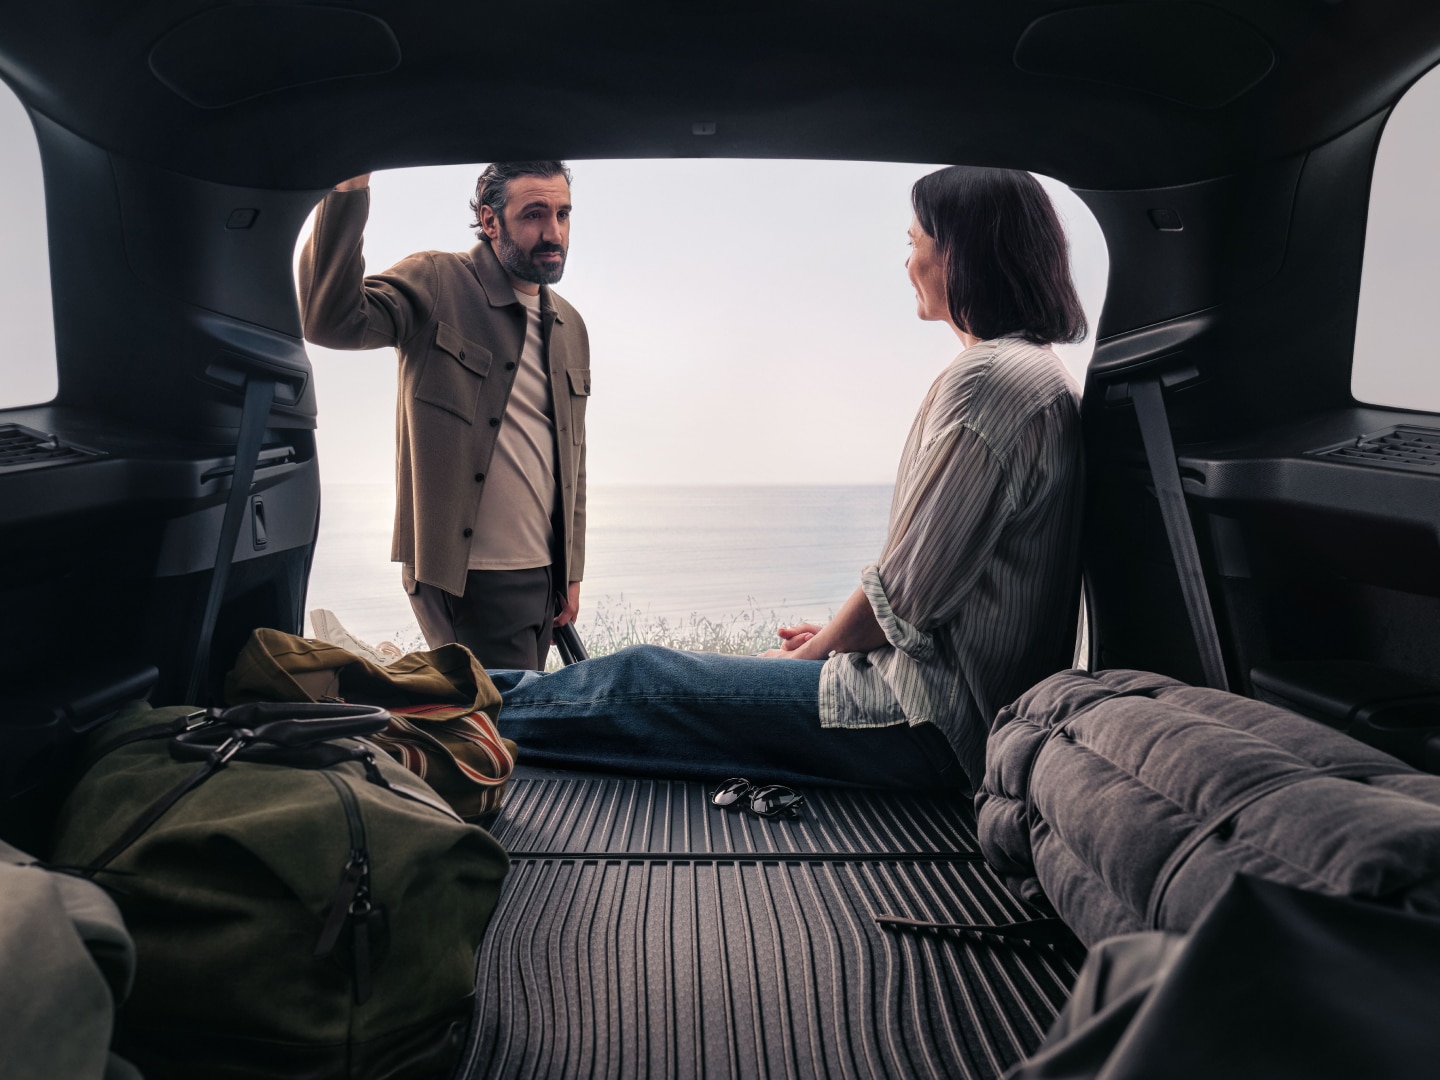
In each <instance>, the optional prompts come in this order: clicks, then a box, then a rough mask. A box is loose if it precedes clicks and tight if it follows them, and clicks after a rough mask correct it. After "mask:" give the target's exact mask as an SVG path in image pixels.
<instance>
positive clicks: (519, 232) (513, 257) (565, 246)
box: [480, 176, 570, 285]
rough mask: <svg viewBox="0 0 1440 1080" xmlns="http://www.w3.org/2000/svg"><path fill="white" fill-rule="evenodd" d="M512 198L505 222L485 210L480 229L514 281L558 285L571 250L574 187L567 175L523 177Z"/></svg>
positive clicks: (513, 188) (513, 184)
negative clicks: (572, 192) (566, 257)
mask: <svg viewBox="0 0 1440 1080" xmlns="http://www.w3.org/2000/svg"><path fill="white" fill-rule="evenodd" d="M508 194H509V200H508V201H507V202H506V204H505V216H504V220H501V219H500V218H499V217H497V216H496V214H495V212H494V211H493V210H492V209H491V208H490V207H488V206H484V207H481V208H480V227H481V228H482V229H483V230H484V231H485V235H486V236H488V237H490V240H491V243H492V244H493V245H494V248H495V254H496V256H497V257H498V258H499V259H500V265H501V266H503V267H505V270H506V272H508V273H509V274H510V276H511V277H513V278H517V279H519V280H520V281H528V282H531V283H533V284H536V285H554V284H555V283H556V282H557V281H559V280H560V276H561V275H562V274H564V273H565V255H566V252H567V251H568V250H569V248H570V185H569V184H567V183H566V182H565V178H564V177H563V176H544V177H542V176H520V177H517V178H515V179H514V180H511V181H510V186H509V191H508Z"/></svg>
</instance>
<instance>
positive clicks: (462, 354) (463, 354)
mask: <svg viewBox="0 0 1440 1080" xmlns="http://www.w3.org/2000/svg"><path fill="white" fill-rule="evenodd" d="M460 359H461V360H464V359H465V350H464V349H461V350H460Z"/></svg>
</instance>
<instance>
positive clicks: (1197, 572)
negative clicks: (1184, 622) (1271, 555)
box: [1130, 378, 1230, 690]
mask: <svg viewBox="0 0 1440 1080" xmlns="http://www.w3.org/2000/svg"><path fill="white" fill-rule="evenodd" d="M1130 399H1131V400H1132V401H1133V402H1134V403H1135V419H1136V420H1138V421H1139V423H1140V438H1141V440H1142V441H1143V442H1144V443H1145V457H1146V460H1147V461H1148V462H1149V463H1150V476H1151V479H1153V480H1154V482H1155V497H1156V498H1157V499H1159V500H1160V516H1161V517H1162V518H1164V520H1165V533H1166V536H1167V537H1168V538H1169V540H1170V554H1171V556H1172V557H1173V558H1174V560H1175V571H1176V573H1178V574H1179V575H1180V592H1181V594H1182V595H1183V596H1184V598H1185V610H1186V612H1187V613H1188V614H1189V616H1190V630H1191V633H1193V634H1194V636H1195V647H1196V648H1197V649H1198V650H1199V651H1200V667H1201V669H1202V670H1203V671H1204V673H1205V684H1206V685H1207V686H1209V687H1211V688H1212V689H1215V690H1229V689H1230V683H1229V681H1228V680H1227V679H1226V677H1225V659H1224V656H1223V655H1222V654H1221V651H1220V635H1219V633H1218V632H1217V631H1216V629H1215V614H1214V612H1213V611H1212V610H1211V607H1210V597H1209V594H1208V593H1206V591H1205V570H1204V568H1203V567H1202V566H1201V565H1200V551H1199V549H1198V548H1197V547H1196V546H1195V531H1194V528H1193V527H1192V526H1191V524H1190V512H1189V511H1188V510H1187V509H1186V508H1185V489H1184V487H1182V486H1181V484H1180V467H1179V465H1178V464H1177V463H1176V460H1175V443H1174V441H1173V440H1172V439H1171V437H1170V421H1169V418H1168V417H1167V416H1166V414H1165V396H1164V393H1163V392H1162V391H1161V388H1160V380H1159V379H1158V378H1154V379H1138V380H1134V381H1132V382H1131V383H1130Z"/></svg>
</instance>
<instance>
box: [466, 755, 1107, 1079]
mask: <svg viewBox="0 0 1440 1080" xmlns="http://www.w3.org/2000/svg"><path fill="white" fill-rule="evenodd" d="M805 796H806V806H805V808H804V810H803V811H802V813H801V816H799V817H798V818H794V819H788V820H779V821H767V820H764V819H762V818H758V817H755V816H753V815H750V814H748V813H740V812H733V811H732V812H725V811H721V810H717V809H715V808H713V807H711V806H710V805H709V803H708V800H707V798H706V791H705V790H704V788H703V787H702V786H701V785H699V784H695V783H684V782H679V781H658V780H633V779H621V778H616V777H599V776H585V775H579V774H573V773H560V772H549V771H541V770H526V769H522V770H520V771H519V773H518V774H517V777H516V779H515V780H514V781H513V783H512V786H511V790H510V794H509V797H508V800H507V803H506V807H505V810H504V811H503V812H502V814H501V816H500V818H499V819H498V820H497V821H496V823H495V824H494V825H493V827H492V831H493V832H494V833H495V835H496V836H497V837H498V838H499V840H500V842H501V843H503V844H504V845H505V847H506V848H507V849H508V850H509V851H510V855H511V859H512V866H511V870H510V875H509V878H508V879H507V881H506V884H505V889H504V892H503V893H502V895H501V898H500V906H499V908H498V909H497V911H496V913H495V917H494V921H493V922H492V923H491V926H490V930H489V932H488V935H487V937H486V942H485V945H484V946H483V948H482V949H481V952H480V957H479V963H478V981H477V995H476V1020H475V1023H474V1025H473V1026H472V1030H471V1034H470V1042H469V1046H468V1047H467V1050H466V1054H465V1060H464V1064H463V1066H462V1068H461V1070H460V1073H459V1076H460V1077H462V1078H463V1080H478V1078H481V1077H485V1078H490V1077H537V1078H538V1077H545V1078H549V1077H576V1078H580V1077H585V1078H589V1077H607V1076H615V1077H632V1076H633V1077H641V1076H653V1077H692V1076H715V1077H727V1076H730V1077H770V1076H776V1077H779V1076H797V1077H809V1076H819V1077H857V1078H863V1077H907V1078H908V1077H921V1076H934V1077H950V1076H956V1077H994V1076H998V1075H999V1074H1001V1073H1002V1072H1004V1070H1005V1069H1006V1068H1008V1067H1009V1066H1010V1065H1011V1064H1013V1063H1014V1062H1015V1061H1017V1060H1018V1059H1019V1058H1020V1057H1021V1056H1023V1055H1024V1054H1025V1053H1026V1052H1028V1051H1029V1050H1032V1049H1033V1048H1034V1047H1035V1046H1036V1045H1038V1043H1039V1041H1040V1039H1041V1037H1042V1036H1043V1034H1044V1032H1045V1030H1046V1028H1047V1027H1048V1026H1049V1024H1050V1021H1051V1020H1052V1019H1053V1018H1054V1015H1055V1013H1056V1011H1057V1010H1058V1009H1059V1007H1060V1005H1061V1004H1063V1002H1064V1000H1065V997H1066V995H1067V993H1068V991H1069V987H1070V985H1071V983H1072V981H1073V980H1074V977H1075V971H1076V969H1077V967H1078V965H1079V963H1080V962H1081V961H1082V960H1083V957H1084V951H1083V949H1082V947H1081V946H1080V944H1079V943H1078V942H1072V943H1071V944H1069V945H1066V946H1058V947H1057V946H1051V945H1030V944H1025V943H1009V942H1004V941H1001V940H1000V939H989V938H978V937H974V936H971V935H963V936H962V935H958V934H953V933H913V932H910V933H905V932H895V931H892V930H882V929H881V928H880V927H878V926H877V925H876V924H875V923H874V921H873V920H872V916H874V915H879V914H883V913H889V914H895V915H903V916H909V917H912V918H920V919H934V920H946V921H967V922H978V923H984V922H990V923H997V922H1005V921H1009V920H1013V919H1017V918H1022V917H1023V915H1024V913H1023V912H1022V911H1021V909H1020V907H1019V906H1018V905H1017V904H1016V902H1015V901H1014V900H1013V899H1012V898H1011V897H1010V896H1009V894H1008V893H1006V891H1005V889H1004V887H1003V886H1002V885H1001V883H1000V881H999V880H998V879H997V878H996V877H995V875H994V874H993V873H992V872H991V871H990V870H989V869H988V868H987V867H986V866H985V864H984V862H983V861H982V860H981V859H980V856H979V851H978V845H977V844H976V840H975V834H974V830H973V824H972V823H973V816H972V813H971V810H970V808H969V806H968V805H967V804H965V803H958V802H950V801H945V800H942V799H935V798H926V797H914V796H900V795H892V794H882V793H876V792H857V791H844V790H822V789H816V790H807V791H806V792H805Z"/></svg>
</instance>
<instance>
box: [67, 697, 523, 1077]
mask: <svg viewBox="0 0 1440 1080" xmlns="http://www.w3.org/2000/svg"><path fill="white" fill-rule="evenodd" d="M388 720H389V717H388V715H387V714H386V713H385V711H384V710H383V709H367V708H364V707H359V706H343V705H342V706H334V705H309V706H306V705H285V706H279V705H270V704H265V705H246V706H241V707H239V708H234V709H228V710H225V711H224V712H223V713H221V712H215V711H212V712H210V713H204V712H197V711H195V710H193V709H188V708H169V709H153V710H152V709H151V708H149V707H148V706H146V705H144V704H139V703H137V704H136V705H133V706H131V707H129V708H128V709H127V710H126V711H125V712H124V713H122V715H121V716H120V717H118V718H117V719H116V720H114V721H113V722H111V723H110V724H108V725H106V726H105V728H103V729H102V730H101V731H100V732H98V733H97V734H96V736H94V737H92V744H91V745H90V746H87V747H86V750H87V751H88V753H86V755H85V756H84V757H83V758H82V761H84V762H88V763H89V764H88V767H86V768H84V770H83V774H82V776H81V779H80V781H79V784H78V785H77V786H76V788H75V790H74V792H73V793H72V794H71V796H70V798H69V800H68V802H67V803H66V805H65V808H64V810H63V811H62V814H61V820H60V829H59V835H58V839H57V843H56V848H55V852H54V860H55V862H56V863H58V864H60V865H63V866H66V867H69V868H72V869H73V870H76V871H79V872H81V873H83V874H85V875H86V876H89V877H92V878H93V880H95V881H96V882H97V883H99V884H101V885H104V886H105V887H106V888H107V889H109V890H110V892H111V895H112V896H113V897H114V898H115V900H116V902H117V904H118V905H119V907H120V909H121V911H122V912H123V914H124V916H125V922H126V925H127V926H128V927H129V929H130V932H131V934H132V935H133V937H134V939H135V946H136V954H137V966H136V978H135V986H134V990H133V992H132V993H131V995H130V999H129V1001H128V1003H127V1004H126V1006H125V1008H124V1010H123V1012H122V1014H121V1017H120V1025H121V1026H120V1031H121V1038H120V1041H119V1042H118V1043H117V1048H120V1049H121V1050H122V1052H123V1053H125V1054H126V1055H127V1056H128V1057H129V1058H130V1059H131V1060H133V1061H134V1062H135V1063H136V1064H137V1065H138V1066H139V1067H140V1068H141V1070H142V1071H143V1072H144V1074H145V1076H146V1077H147V1078H149V1080H163V1078H165V1077H187V1078H188V1077H201V1076H203V1077H206V1078H207V1080H241V1078H244V1080H255V1078H258V1077H296V1078H298V1077H304V1078H306V1080H328V1078H332V1077H334V1078H337V1080H338V1078H341V1077H344V1078H347V1080H350V1078H362V1077H363V1078H374V1080H380V1078H384V1080H400V1078H402V1077H404V1078H410V1077H430V1076H446V1075H448V1074H449V1071H450V1070H451V1069H452V1068H453V1066H454V1063H455V1061H456V1059H457V1057H458V1055H459V1052H460V1049H461V1047H462V1044H463V1040H464V1034H465V1030H466V1026H467V1023H468V1021H469V1019H470V1012H471V1005H472V995H473V992H474V985H473V980H474V964H475V959H474V958H475V953H476V950H477V948H478V947H479V944H480V939H481V936H482V935H483V933H484V931H485V927H486V924H487V923H488V922H489V920H490V916H491V914H492V912H493V911H494V909H495V905H496V902H497V900H498V897H499V892H500V885H501V881H502V879H503V878H504V876H505V872H506V870H507V869H508V866H509V861H508V857H507V856H506V854H505V851H504V849H502V848H501V847H500V845H499V844H498V843H497V842H496V841H495V839H494V838H493V837H492V836H491V835H490V834H489V833H487V832H486V831H485V830H483V829H481V828H479V827H477V826H474V825H468V824H465V823H464V822H462V821H461V820H460V819H459V818H458V817H457V816H456V815H455V814H454V812H453V811H452V810H451V809H450V808H449V807H448V806H446V805H445V803H444V801H443V800H441V799H440V798H439V797H438V796H437V795H436V794H435V793H434V792H433V791H432V790H431V789H429V788H428V787H426V785H425V784H424V782H423V781H421V780H419V779H418V778H417V777H416V776H414V775H413V774H412V773H410V772H408V771H407V770H406V769H404V768H402V767H401V766H400V765H398V764H396V763H395V762H394V761H392V760H391V759H390V758H389V757H388V756H387V755H385V754H384V753H380V752H377V750H376V748H375V747H374V745H373V744H372V743H370V742H368V741H366V740H364V739H363V738H361V737H359V736H361V735H363V734H365V733H368V732H373V731H375V730H379V729H381V728H383V727H384V725H385V724H386V723H387V722H388Z"/></svg>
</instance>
